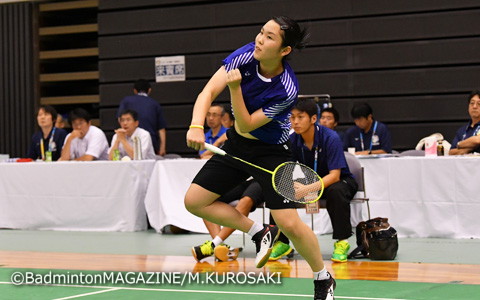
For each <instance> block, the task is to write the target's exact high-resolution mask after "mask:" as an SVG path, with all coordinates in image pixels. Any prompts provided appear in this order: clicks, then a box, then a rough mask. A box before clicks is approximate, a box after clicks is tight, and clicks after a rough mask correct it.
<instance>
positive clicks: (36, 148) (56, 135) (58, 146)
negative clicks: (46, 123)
mask: <svg viewBox="0 0 480 300" xmlns="http://www.w3.org/2000/svg"><path fill="white" fill-rule="evenodd" d="M54 129H55V132H53V128H52V130H51V131H50V133H49V134H48V136H47V138H46V139H44V138H43V132H42V131H41V130H40V131H37V132H35V133H34V134H33V136H32V141H31V142H30V147H29V148H28V153H27V157H29V158H31V159H39V158H40V159H41V158H42V153H41V150H40V141H41V140H42V139H43V147H44V151H49V150H50V151H52V160H53V161H56V160H58V159H59V158H60V156H61V155H62V148H63V143H64V141H65V137H66V136H67V132H66V131H65V130H64V129H61V128H56V127H55V128H54ZM52 133H53V138H52V143H50V138H51V137H52Z"/></svg>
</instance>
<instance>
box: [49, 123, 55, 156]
mask: <svg viewBox="0 0 480 300" xmlns="http://www.w3.org/2000/svg"><path fill="white" fill-rule="evenodd" d="M54 135H55V126H54V127H53V130H52V135H51V136H50V140H49V141H48V151H50V152H53V136H54Z"/></svg>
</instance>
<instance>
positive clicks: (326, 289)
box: [313, 273, 337, 300]
mask: <svg viewBox="0 0 480 300" xmlns="http://www.w3.org/2000/svg"><path fill="white" fill-rule="evenodd" d="M328 275H330V273H328ZM313 284H314V285H315V295H314V300H335V297H334V296H333V291H334V290H335V287H336V286H337V283H336V282H335V279H333V277H332V275H330V278H329V279H324V280H314V281H313Z"/></svg>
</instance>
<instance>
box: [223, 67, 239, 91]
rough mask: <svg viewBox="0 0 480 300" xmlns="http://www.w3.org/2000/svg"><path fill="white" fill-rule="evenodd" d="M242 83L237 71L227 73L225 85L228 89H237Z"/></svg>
mask: <svg viewBox="0 0 480 300" xmlns="http://www.w3.org/2000/svg"><path fill="white" fill-rule="evenodd" d="M241 81H242V73H240V70H239V69H233V70H231V71H229V72H227V85H228V87H229V88H230V89H234V88H238V87H239V86H240V82H241Z"/></svg>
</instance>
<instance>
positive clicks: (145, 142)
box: [108, 127, 155, 159]
mask: <svg viewBox="0 0 480 300" xmlns="http://www.w3.org/2000/svg"><path fill="white" fill-rule="evenodd" d="M136 136H138V138H139V139H140V143H141V145H142V158H143V159H155V152H154V150H153V145H152V138H151V136H150V133H149V132H148V131H146V130H145V129H142V128H140V127H137V129H135V131H134V132H133V134H132V136H127V142H128V143H129V144H130V145H131V146H132V147H133V138H134V137H136ZM116 140H117V134H115V135H114V136H113V138H112V144H111V145H112V146H113V144H115V141H116ZM112 146H111V147H110V149H108V154H110V151H112ZM118 151H120V158H122V157H124V156H128V154H127V151H125V148H124V147H123V145H122V144H121V143H120V144H118ZM130 158H132V159H133V157H130Z"/></svg>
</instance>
